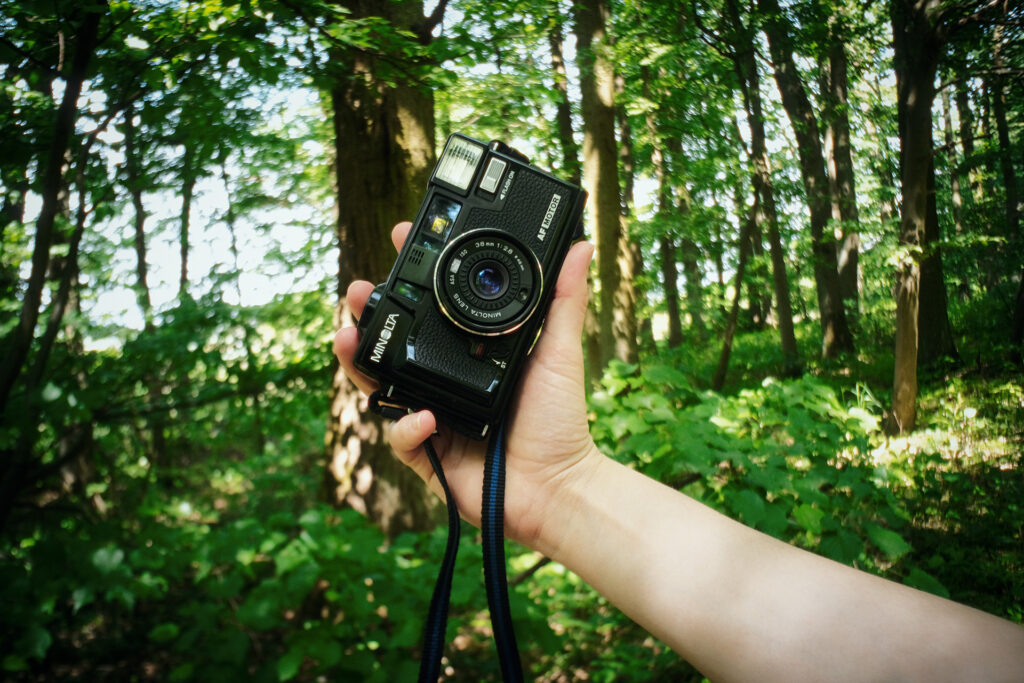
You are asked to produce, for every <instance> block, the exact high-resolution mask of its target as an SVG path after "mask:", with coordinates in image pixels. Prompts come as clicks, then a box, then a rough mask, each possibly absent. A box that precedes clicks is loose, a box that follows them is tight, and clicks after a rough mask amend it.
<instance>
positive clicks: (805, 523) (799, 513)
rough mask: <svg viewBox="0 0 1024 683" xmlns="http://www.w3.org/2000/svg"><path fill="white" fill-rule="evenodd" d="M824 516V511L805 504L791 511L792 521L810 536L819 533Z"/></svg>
mask: <svg viewBox="0 0 1024 683" xmlns="http://www.w3.org/2000/svg"><path fill="white" fill-rule="evenodd" d="M824 516H825V513H824V511H822V510H820V509H818V508H816V507H813V506H811V505H807V504H806V503H805V504H803V505H798V506H796V508H794V509H793V519H795V520H796V523H797V524H799V525H800V526H802V527H803V528H804V529H806V530H807V531H808V532H810V533H812V534H820V533H821V518H822V517H824Z"/></svg>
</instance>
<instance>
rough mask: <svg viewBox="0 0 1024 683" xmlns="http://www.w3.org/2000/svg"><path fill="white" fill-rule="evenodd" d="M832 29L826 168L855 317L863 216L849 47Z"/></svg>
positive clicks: (847, 299)
mask: <svg viewBox="0 0 1024 683" xmlns="http://www.w3.org/2000/svg"><path fill="white" fill-rule="evenodd" d="M836 31H838V28H837V27H833V29H832V36H831V38H830V40H831V43H830V45H829V52H828V60H827V65H823V67H827V68H823V69H822V72H823V73H825V74H827V78H826V79H825V81H826V85H827V91H826V93H825V96H824V97H823V98H822V99H823V101H824V102H825V103H826V110H827V114H826V119H827V121H826V128H825V130H826V145H825V146H826V168H827V170H828V179H829V191H830V193H831V194H832V205H833V218H835V219H837V220H838V221H839V222H840V226H841V232H842V236H841V237H840V239H839V245H838V252H837V256H838V267H839V289H840V293H841V295H842V297H843V302H844V304H845V311H846V313H847V314H848V315H850V316H853V317H854V318H855V317H856V315H857V312H858V310H859V308H860V272H859V267H858V260H859V253H860V216H859V215H858V211H857V186H856V178H855V176H854V170H853V155H852V152H851V148H850V114H849V110H850V104H849V98H848V96H847V88H848V86H847V58H846V45H845V44H844V43H843V40H842V37H841V36H839V35H837V34H836Z"/></svg>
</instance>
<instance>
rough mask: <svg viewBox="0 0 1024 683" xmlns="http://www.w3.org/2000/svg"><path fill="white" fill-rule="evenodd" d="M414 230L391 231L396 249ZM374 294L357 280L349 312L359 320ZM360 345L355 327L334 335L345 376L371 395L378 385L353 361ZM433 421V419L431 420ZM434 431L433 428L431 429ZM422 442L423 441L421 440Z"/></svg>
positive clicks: (407, 225) (348, 294) (406, 227)
mask: <svg viewBox="0 0 1024 683" xmlns="http://www.w3.org/2000/svg"><path fill="white" fill-rule="evenodd" d="M410 229H412V223H409V222H407V221H406V222H402V223H399V224H398V225H396V226H395V227H394V228H393V229H392V230H391V241H392V242H393V243H394V245H395V248H396V249H401V248H402V244H403V243H404V242H405V239H406V237H408V236H409V230H410ZM371 292H373V284H372V283H370V282H367V281H366V280H355V281H353V282H352V284H350V285H349V286H348V291H347V292H346V293H345V299H346V302H347V303H348V307H349V310H351V311H352V316H353V317H354V318H356V319H357V320H358V319H359V317H360V316H362V315H363V309H364V308H365V307H366V300H367V299H368V298H370V293H371ZM358 345H359V333H358V331H357V330H356V328H354V327H345V328H342V329H341V330H338V333H337V334H336V335H334V354H335V355H336V356H337V357H338V361H339V362H340V363H341V367H342V368H343V369H344V370H345V374H346V375H348V377H349V379H351V380H352V383H353V384H355V385H356V386H357V387H358V388H359V390H360V391H362V392H363V393H365V394H370V393H373V392H374V391H376V389H377V386H378V385H377V383H376V382H374V381H373V380H371V379H370V378H369V377H367V376H366V375H364V374H363V373H361V372H359V371H358V370H357V369H356V368H355V365H354V364H353V363H352V359H353V358H354V357H355V353H356V347H357V346H358ZM430 419H431V420H433V417H432V416H431V418H430ZM431 431H433V427H431ZM420 442H422V439H421V440H420Z"/></svg>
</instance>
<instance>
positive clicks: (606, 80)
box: [575, 0, 636, 368]
mask: <svg viewBox="0 0 1024 683" xmlns="http://www.w3.org/2000/svg"><path fill="white" fill-rule="evenodd" d="M609 13H610V9H609V3H608V0H586V1H585V2H581V3H579V4H577V5H576V6H575V18H576V52H577V58H576V61H577V64H578V66H579V70H580V96H581V111H582V114H583V180H584V184H585V187H586V189H587V192H589V194H590V199H589V204H588V209H589V216H590V225H591V234H592V235H594V238H595V240H596V243H597V277H598V280H599V283H600V288H601V290H600V296H599V300H598V303H599V305H598V323H599V328H600V353H601V366H602V368H603V367H604V366H605V365H606V364H607V363H608V361H610V360H611V359H612V358H620V359H625V358H627V357H628V356H629V354H630V346H631V344H633V343H635V341H636V340H635V338H634V339H632V340H628V339H626V338H625V334H626V330H627V319H628V316H630V315H632V312H631V311H625V310H620V309H619V308H618V306H619V305H620V303H622V300H623V298H624V297H621V296H620V289H622V284H623V280H624V278H623V277H622V276H621V272H622V268H623V266H624V265H627V264H626V263H623V261H622V259H621V258H620V251H621V242H622V224H621V221H620V220H619V174H618V161H617V154H616V145H615V104H614V99H615V79H614V72H613V67H612V63H611V60H610V58H609V56H608V48H609V45H608V36H607V34H606V28H605V27H606V25H607V22H608V18H609ZM627 253H628V252H627ZM626 286H627V287H631V286H632V282H627V283H626Z"/></svg>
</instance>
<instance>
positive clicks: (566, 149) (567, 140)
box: [548, 14, 583, 185]
mask: <svg viewBox="0 0 1024 683" xmlns="http://www.w3.org/2000/svg"><path fill="white" fill-rule="evenodd" d="M549 21H550V22H551V26H550V28H549V29H548V47H549V48H550V50H551V71H552V73H553V75H554V80H555V93H556V97H555V121H556V123H557V124H558V144H559V147H560V148H561V150H562V169H561V170H562V175H563V176H564V177H565V179H566V180H568V181H569V182H570V183H575V184H576V185H579V184H580V180H581V179H582V177H583V175H582V170H581V169H580V148H579V145H577V144H576V138H575V137H574V135H573V128H572V106H571V104H570V102H569V79H568V77H567V76H566V73H565V60H564V59H563V57H562V18H561V16H560V15H558V14H555V15H554V16H553V17H551V18H550V19H549Z"/></svg>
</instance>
